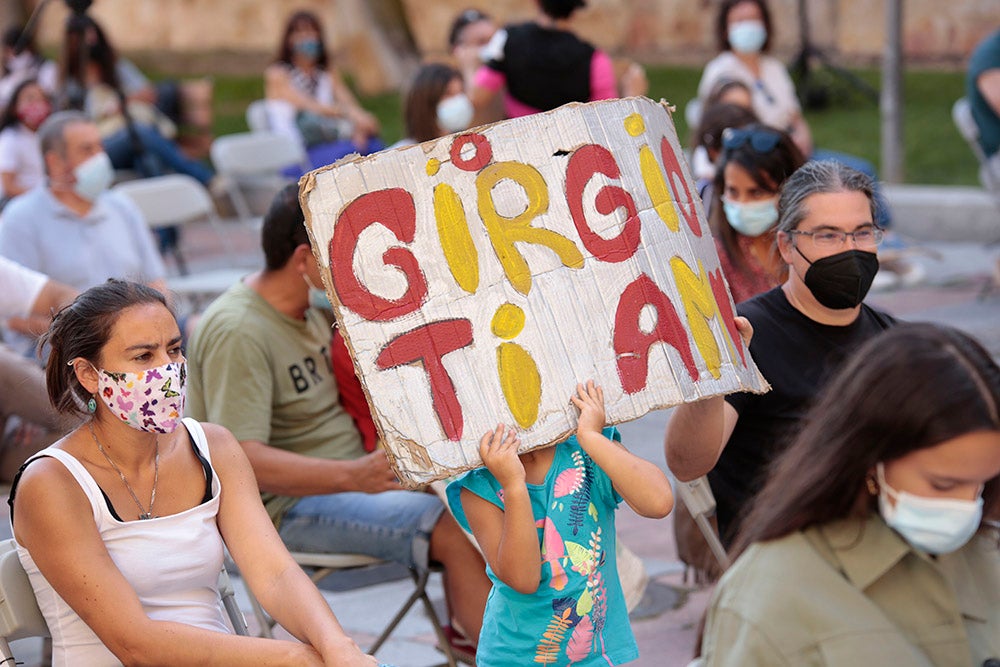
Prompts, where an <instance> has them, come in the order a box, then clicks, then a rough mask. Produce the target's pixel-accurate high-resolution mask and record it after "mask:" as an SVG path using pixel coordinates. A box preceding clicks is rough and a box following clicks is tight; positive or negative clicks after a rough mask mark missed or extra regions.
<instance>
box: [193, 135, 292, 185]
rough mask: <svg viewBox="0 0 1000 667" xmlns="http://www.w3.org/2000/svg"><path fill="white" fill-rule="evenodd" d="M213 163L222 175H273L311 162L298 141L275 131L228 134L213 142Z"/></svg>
mask: <svg viewBox="0 0 1000 667" xmlns="http://www.w3.org/2000/svg"><path fill="white" fill-rule="evenodd" d="M211 153H212V163H213V164H214V165H215V168H216V170H217V171H218V172H219V173H220V174H226V175H229V176H235V177H240V176H270V175H275V174H279V173H280V172H281V170H282V169H285V168H286V167H291V166H293V165H295V166H303V165H307V164H308V162H309V159H308V156H307V155H306V152H305V150H304V149H303V148H302V146H301V145H300V144H298V143H297V142H296V141H295V140H293V139H291V138H289V137H286V136H283V135H280V134H276V133H274V132H241V133H238V134H227V135H224V136H221V137H218V138H216V140H215V141H213V142H212V150H211Z"/></svg>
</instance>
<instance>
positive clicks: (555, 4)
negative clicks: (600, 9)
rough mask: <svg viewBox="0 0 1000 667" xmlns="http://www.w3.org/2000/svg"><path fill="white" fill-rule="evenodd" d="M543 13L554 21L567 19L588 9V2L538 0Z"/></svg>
mask: <svg viewBox="0 0 1000 667" xmlns="http://www.w3.org/2000/svg"><path fill="white" fill-rule="evenodd" d="M538 6H539V7H540V8H541V10H542V12H543V13H544V14H545V15H546V16H549V17H551V18H554V19H567V18H569V16H570V14H572V13H573V12H575V11H576V10H578V9H580V8H581V7H586V6H587V2H586V0H538Z"/></svg>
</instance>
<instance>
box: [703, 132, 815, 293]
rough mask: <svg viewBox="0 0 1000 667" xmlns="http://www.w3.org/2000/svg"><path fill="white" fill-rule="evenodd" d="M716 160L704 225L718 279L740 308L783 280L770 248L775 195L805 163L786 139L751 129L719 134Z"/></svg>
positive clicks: (775, 214) (785, 269) (782, 271)
mask: <svg viewBox="0 0 1000 667" xmlns="http://www.w3.org/2000/svg"><path fill="white" fill-rule="evenodd" d="M719 160H720V161H719V169H718V171H717V172H716V174H715V183H714V187H713V193H712V202H711V205H710V206H709V207H708V210H709V213H708V221H709V226H710V227H711V229H712V236H713V237H715V245H716V249H717V250H718V252H719V263H720V264H721V266H722V273H723V275H725V277H726V282H727V283H729V289H730V291H731V292H732V294H733V301H734V302H736V303H740V302H741V301H746V300H747V299H749V298H750V297H754V296H757V295H758V294H760V293H762V292H766V291H768V290H769V289H771V288H773V287H777V286H778V285H780V284H781V283H782V282H784V281H785V279H786V278H787V276H788V265H787V264H785V262H784V261H783V260H782V258H781V255H779V254H778V246H777V244H776V243H775V238H776V233H777V225H778V192H779V191H780V190H781V186H782V185H783V184H784V183H785V181H786V180H787V179H788V177H789V176H791V175H792V174H793V173H794V172H795V170H796V169H798V168H799V167H801V166H802V164H803V162H805V161H804V160H803V159H802V153H800V152H799V149H798V148H797V147H796V146H795V142H794V141H792V138H791V137H789V136H788V135H787V134H785V133H784V132H781V131H780V130H775V129H773V128H770V127H766V126H764V125H757V124H755V125H747V126H746V127H742V128H739V129H737V128H728V129H727V130H726V131H725V132H723V133H722V155H721V157H720V158H719Z"/></svg>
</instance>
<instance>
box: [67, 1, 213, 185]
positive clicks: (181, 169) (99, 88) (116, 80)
mask: <svg viewBox="0 0 1000 667" xmlns="http://www.w3.org/2000/svg"><path fill="white" fill-rule="evenodd" d="M81 42H83V44H85V45H86V46H85V48H86V49H87V53H88V57H87V59H86V62H83V59H81V57H80V48H81V46H82V45H81ZM63 81H64V84H66V85H67V86H69V85H70V83H71V82H72V84H73V85H76V86H83V94H84V98H83V107H84V111H86V113H87V115H88V116H90V118H91V119H92V120H93V121H94V123H96V125H97V128H98V130H99V131H100V135H101V141H102V143H103V145H104V150H105V151H106V152H107V154H108V157H110V158H111V164H112V165H114V167H115V169H131V170H134V171H136V172H138V173H139V174H140V175H141V176H143V177H150V176H161V175H163V174H165V173H167V172H168V171H175V172H178V173H181V174H187V175H188V176H191V177H193V178H195V179H197V180H198V181H199V182H201V184H202V185H205V186H211V185H212V179H213V177H214V174H213V172H212V170H211V169H209V168H208V167H207V166H205V165H204V164H203V163H201V162H199V161H197V160H193V159H191V158H189V157H187V156H186V155H185V154H184V153H183V152H182V151H181V149H180V147H179V146H178V145H177V144H176V143H175V142H174V141H173V138H174V137H175V136H176V134H177V127H176V125H175V124H174V123H173V122H172V121H171V120H170V119H169V118H167V117H166V116H165V115H164V114H163V113H162V112H161V111H160V110H159V109H157V108H156V107H155V106H154V105H152V104H150V103H149V102H147V101H145V100H143V99H142V97H141V96H140V97H139V98H133V99H128V98H126V110H127V112H128V118H126V117H125V114H124V113H123V110H122V100H121V97H120V95H119V93H120V92H121V93H124V89H123V88H122V79H121V78H120V75H119V67H118V54H117V53H116V52H115V50H114V48H113V47H112V46H111V44H110V43H109V42H108V41H107V39H105V37H104V33H103V32H102V31H101V28H100V26H99V25H97V24H96V23H94V21H92V20H91V19H90V18H89V17H87V16H82V17H80V16H74V17H72V18H71V19H70V21H68V22H67V24H66V36H65V39H64V41H63ZM129 120H131V127H129V123H128V121H129ZM133 133H134V134H133Z"/></svg>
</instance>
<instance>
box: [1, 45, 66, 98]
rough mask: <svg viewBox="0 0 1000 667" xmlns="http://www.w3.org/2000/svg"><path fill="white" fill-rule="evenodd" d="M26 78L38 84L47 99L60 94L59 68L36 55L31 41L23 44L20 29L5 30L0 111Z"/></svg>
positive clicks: (36, 52)
mask: <svg viewBox="0 0 1000 667" xmlns="http://www.w3.org/2000/svg"><path fill="white" fill-rule="evenodd" d="M18 49H20V50H18ZM28 79H34V80H35V81H37V82H38V85H40V86H41V87H42V90H43V91H45V94H46V95H48V96H49V97H54V96H55V95H56V94H57V93H58V92H59V66H58V65H56V64H55V63H54V62H52V61H51V60H47V59H45V58H44V57H42V56H41V55H40V54H39V52H38V49H37V48H36V47H35V40H34V39H28V40H25V41H22V40H21V29H20V28H16V27H11V28H7V29H6V30H4V33H3V38H2V39H0V109H2V108H3V107H5V106H7V104H8V103H9V102H10V99H11V96H12V95H13V94H14V89H15V88H17V87H18V86H19V85H21V83H22V82H24V81H26V80H28Z"/></svg>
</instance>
